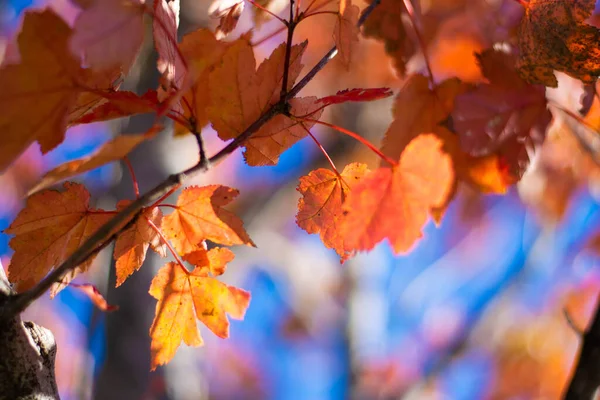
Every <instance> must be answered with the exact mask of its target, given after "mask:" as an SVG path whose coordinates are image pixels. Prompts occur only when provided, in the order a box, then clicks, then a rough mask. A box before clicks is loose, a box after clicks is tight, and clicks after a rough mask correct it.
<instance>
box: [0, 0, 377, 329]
mask: <svg viewBox="0 0 600 400" xmlns="http://www.w3.org/2000/svg"><path fill="white" fill-rule="evenodd" d="M380 2H381V0H374V1H373V3H371V4H370V5H369V7H367V8H366V9H365V10H364V11H363V13H362V15H361V17H360V19H359V20H358V24H357V25H358V26H359V27H360V26H361V25H362V24H363V23H364V22H365V20H366V19H367V17H368V16H369V15H370V14H371V12H373V10H374V9H375V7H377V5H378V4H379V3H380ZM336 54H337V48H336V47H335V46H334V47H333V48H332V49H331V50H329V51H328V52H327V54H325V55H324V56H323V58H321V60H320V61H319V62H318V63H317V64H316V65H315V66H314V67H313V68H312V69H311V70H310V71H309V72H308V73H307V74H306V76H304V78H302V80H301V81H300V82H298V83H297V84H296V85H295V86H294V87H293V88H292V89H291V90H290V91H289V92H288V93H287V94H286V95H285V96H284V97H283V98H282V99H280V100H279V101H278V102H277V103H275V104H274V105H272V106H271V107H270V108H269V109H268V110H267V111H265V112H264V113H263V114H262V115H261V116H260V117H259V118H258V119H257V120H256V121H254V122H253V123H252V124H251V125H250V126H249V127H248V128H246V130H245V131H244V132H242V133H241V134H240V135H239V136H237V137H236V138H235V139H233V140H232V141H231V142H229V143H228V144H227V145H226V146H225V147H223V148H222V149H221V150H220V151H219V152H218V153H216V154H215V155H213V156H212V157H211V158H210V159H209V160H208V163H206V162H203V161H202V160H199V162H198V163H197V164H196V165H194V166H193V167H191V168H188V169H186V170H185V171H183V172H180V173H178V174H173V175H170V176H169V177H168V178H167V179H165V180H164V181H163V182H161V183H160V184H158V185H157V186H155V187H154V188H153V189H151V190H149V191H148V192H146V193H145V194H144V195H142V196H140V197H139V198H137V199H136V200H135V201H133V202H131V203H129V205H128V206H127V207H125V208H124V209H123V210H121V211H119V212H118V213H117V214H116V215H115V216H114V217H113V218H112V219H111V220H109V221H108V222H107V223H106V224H104V225H102V226H101V227H100V228H99V229H98V230H97V231H96V232H95V233H94V234H93V235H92V236H90V237H89V238H88V239H87V240H86V241H85V242H84V243H83V244H82V245H81V246H80V247H79V248H78V249H77V250H75V252H74V253H73V254H71V256H69V258H67V259H66V260H65V261H64V262H63V263H62V264H60V265H59V266H58V267H56V268H55V269H54V270H53V271H52V272H50V274H48V275H47V276H46V277H45V278H44V279H43V280H42V281H41V282H39V283H38V284H37V285H36V286H34V287H33V288H31V289H29V290H27V291H25V292H23V293H21V294H18V295H15V296H11V297H10V299H8V300H7V301H6V302H5V304H4V305H3V306H2V307H0V322H1V321H5V320H7V319H10V318H13V317H14V316H16V315H18V314H20V313H21V312H23V311H24V310H25V309H26V308H27V307H28V306H29V305H30V304H31V303H32V302H33V301H35V300H36V299H38V298H39V297H40V296H42V295H43V294H44V293H45V292H46V291H47V290H48V289H50V287H51V286H52V285H53V284H54V283H55V282H60V281H61V280H62V278H63V276H64V275H65V274H66V273H67V272H69V271H70V270H72V269H75V268H76V267H77V266H78V265H80V264H81V263H83V262H85V260H87V259H88V258H89V257H91V256H92V255H93V254H95V253H96V252H98V251H100V250H101V249H102V248H104V247H106V246H108V244H109V243H110V242H112V240H114V239H115V238H116V237H117V235H119V234H120V233H121V232H123V231H124V230H125V229H127V227H128V226H130V224H132V223H134V222H135V221H136V220H137V218H138V217H139V216H140V215H141V214H142V209H143V207H144V206H145V205H146V204H149V203H152V202H154V201H156V200H158V199H159V198H160V197H161V196H163V195H164V194H165V193H167V192H169V191H170V190H171V189H173V188H174V187H176V186H177V185H181V184H182V183H183V182H184V181H186V180H187V178H188V177H190V176H192V175H195V174H197V173H200V172H205V171H207V170H208V168H209V166H213V165H217V164H219V163H220V162H221V161H223V160H224V159H225V158H227V157H228V156H229V155H230V154H231V153H233V152H234V151H235V150H237V149H238V148H239V147H240V146H241V145H242V143H243V142H245V141H246V140H247V139H248V138H249V137H250V136H251V135H252V134H254V133H255V132H256V131H258V130H259V129H260V128H261V127H262V126H263V125H264V124H265V123H267V122H268V121H269V120H270V119H271V118H273V117H274V116H276V115H278V114H281V113H283V112H285V111H286V108H287V102H288V101H289V100H290V99H292V98H293V97H294V96H296V95H297V94H298V92H300V91H301V90H302V89H303V88H304V87H305V86H306V85H307V84H308V83H309V82H310V81H311V80H312V79H313V78H314V77H315V75H316V74H317V73H318V72H319V71H321V70H322V69H323V68H324V67H325V65H327V63H328V62H329V61H330V60H331V59H333V58H334V57H335V55H336Z"/></svg>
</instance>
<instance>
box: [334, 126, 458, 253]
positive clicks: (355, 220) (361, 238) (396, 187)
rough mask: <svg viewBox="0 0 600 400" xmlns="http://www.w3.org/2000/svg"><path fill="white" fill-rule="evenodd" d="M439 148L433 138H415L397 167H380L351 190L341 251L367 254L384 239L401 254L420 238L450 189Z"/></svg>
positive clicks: (448, 168) (448, 166) (447, 165)
mask: <svg viewBox="0 0 600 400" xmlns="http://www.w3.org/2000/svg"><path fill="white" fill-rule="evenodd" d="M442 144H443V143H442V141H441V140H440V139H439V138H437V137H436V136H435V135H431V134H424V135H420V136H418V137H417V138H415V139H413V141H411V142H410V143H409V145H408V146H407V147H406V149H405V150H404V151H403V153H402V156H401V157H400V162H399V164H398V165H397V166H394V167H393V168H387V167H380V168H378V169H376V170H375V171H373V172H371V173H369V174H368V175H366V176H365V177H364V178H363V179H362V180H360V182H358V183H357V184H356V185H354V187H353V188H352V190H351V191H350V193H349V195H348V198H347V200H346V202H345V203H344V205H343V210H344V212H345V213H346V217H345V219H344V226H343V233H342V234H343V236H344V240H345V246H346V249H348V250H355V251H366V250H371V249H372V248H373V247H375V245H376V244H377V243H379V242H381V241H382V240H383V239H387V240H388V241H389V243H390V244H391V246H392V248H393V250H394V253H396V254H400V253H404V252H406V251H408V250H409V249H410V248H411V247H412V246H413V245H414V243H415V242H416V241H417V239H419V238H420V237H421V236H423V234H422V233H421V229H422V227H423V225H424V224H425V222H426V221H427V218H428V216H429V214H430V212H431V210H432V209H433V208H438V207H440V206H441V205H443V204H445V203H446V201H447V197H448V195H449V194H450V192H451V190H452V187H453V185H454V171H453V168H452V161H451V159H450V157H449V156H448V155H447V154H445V153H444V152H442V151H441V147H442Z"/></svg>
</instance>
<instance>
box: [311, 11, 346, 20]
mask: <svg viewBox="0 0 600 400" xmlns="http://www.w3.org/2000/svg"><path fill="white" fill-rule="evenodd" d="M321 14H332V15H335V16H338V15H340V13H339V12H337V11H315V12H312V13H310V14H306V15H305V16H304V18H305V19H306V18H308V17H314V16H315V15H321Z"/></svg>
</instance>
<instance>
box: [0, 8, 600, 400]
mask: <svg viewBox="0 0 600 400" xmlns="http://www.w3.org/2000/svg"><path fill="white" fill-rule="evenodd" d="M274 1H280V0H274ZM548 1H549V0H548ZM209 5H210V1H208V0H181V10H182V11H181V18H182V20H181V26H180V34H181V35H183V34H185V33H186V32H190V31H192V30H194V29H197V28H198V27H212V28H214V27H215V26H216V25H217V24H218V20H215V19H211V18H209V17H208V13H207V10H208V7H209ZM280 5H281V8H280V9H282V8H283V7H285V6H286V3H282V4H280ZM358 5H359V6H360V7H361V8H362V7H364V6H365V5H366V3H362V2H361V3H359V4H358ZM46 6H51V7H53V8H54V9H56V10H58V11H59V12H60V13H61V15H63V16H65V19H66V20H67V21H72V20H73V18H74V17H75V16H76V13H77V8H75V7H73V5H72V4H71V3H70V2H69V1H68V0H1V1H0V33H1V34H2V38H0V54H6V56H5V57H9V56H10V54H11V46H12V45H11V44H10V43H11V41H12V40H13V39H14V37H15V35H16V34H17V33H18V30H19V25H20V21H21V17H22V15H23V12H24V10H25V9H27V8H29V7H46ZM419 6H420V7H421V13H422V15H423V16H424V18H423V24H424V26H425V27H427V26H430V25H428V24H431V25H433V24H435V26H436V30H435V31H434V32H431V33H427V34H426V41H427V53H428V57H429V59H430V60H431V63H432V67H433V73H434V76H435V79H436V81H438V82H441V81H442V80H443V79H445V78H448V77H452V76H458V77H459V78H461V79H464V80H467V81H471V82H479V81H481V80H482V77H481V75H480V72H479V70H478V68H477V65H476V64H475V59H474V57H473V52H475V51H481V50H483V49H485V48H488V47H490V46H491V45H492V44H493V43H494V42H498V41H501V40H502V39H503V38H504V37H506V35H507V34H508V32H511V30H513V29H514V28H515V27H516V26H517V24H518V22H519V20H520V18H521V16H522V7H521V6H520V5H519V4H518V3H517V2H515V1H514V0H470V1H467V0H462V1H461V0H441V1H435V2H434V1H421V3H420V4H419ZM253 14H254V10H252V9H251V8H250V7H248V5H247V9H246V10H245V11H244V14H243V16H242V19H241V21H240V24H239V26H238V28H237V29H236V31H235V32H233V34H232V35H231V37H236V36H237V35H239V34H240V33H241V32H244V31H246V30H248V29H250V28H251V27H252V26H253V18H259V17H257V16H254V15H253ZM595 17H596V16H594V18H595ZM334 22H335V18H334V17H332V16H331V15H321V16H318V17H314V18H310V19H308V20H307V21H305V22H303V23H302V24H301V25H300V27H299V28H298V30H297V31H296V34H295V39H296V40H298V41H300V40H303V39H305V38H308V40H309V46H308V51H307V53H306V55H305V57H304V64H305V65H306V67H305V68H306V69H305V71H306V70H307V69H308V68H309V67H310V66H312V65H313V64H314V63H315V62H316V61H318V60H319V59H320V57H321V56H322V55H323V54H324V53H325V52H326V51H327V50H328V49H329V48H330V47H331V45H332V43H333V41H332V38H331V33H332V30H333V24H334ZM279 27H280V26H279V25H278V24H277V21H266V22H263V23H262V24H261V25H260V26H259V27H258V28H256V29H255V30H254V34H253V35H254V36H253V38H254V39H253V40H254V41H255V42H260V41H261V39H262V38H265V37H268V36H269V34H270V33H272V32H274V31H276V30H277V29H278V28H279ZM148 28H149V29H150V26H148ZM147 36H148V38H149V39H148V42H147V43H146V44H145V46H144V49H143V51H142V53H141V54H140V56H139V59H138V61H137V64H136V66H135V67H134V68H133V70H132V73H131V74H130V76H129V77H128V78H127V79H126V81H125V84H124V86H123V88H124V89H128V90H134V91H137V92H138V93H142V92H144V91H145V90H146V89H148V88H156V86H157V82H158V73H157V71H156V68H155V65H156V64H155V63H156V55H155V54H154V52H153V47H152V43H151V39H150V38H151V35H150V30H148V35H147ZM283 40H284V35H283V34H279V35H277V36H274V37H273V38H271V39H268V40H265V41H264V42H262V43H261V44H260V45H259V46H257V47H256V48H255V51H256V57H257V59H258V61H260V60H262V59H263V58H265V57H266V56H268V55H269V54H270V52H271V51H272V50H273V49H274V48H275V47H276V46H277V45H278V44H279V43H281V42H282V41H283ZM356 54H357V56H356V59H355V62H354V63H353V65H352V67H351V69H350V70H349V71H346V70H345V68H344V67H343V66H342V65H341V63H339V61H336V60H334V61H333V62H331V63H330V64H329V65H328V66H327V67H326V68H325V69H324V70H323V71H322V73H321V74H319V75H318V76H317V78H316V79H315V80H314V81H313V82H311V84H310V85H309V86H308V87H307V88H306V89H305V90H304V92H303V94H307V95H318V96H323V95H328V94H333V93H335V92H336V91H338V90H341V89H345V88H353V87H380V86H388V87H391V88H393V89H394V91H395V92H397V91H398V90H399V89H400V88H401V87H402V84H403V81H404V78H405V77H403V76H398V75H397V74H396V72H395V71H394V69H393V67H392V65H391V64H390V62H389V59H388V58H387V56H386V54H385V51H384V48H383V45H382V44H381V43H378V42H375V41H372V40H365V39H361V42H360V44H359V46H358V49H357V53H356ZM1 58H2V56H0V59H1ZM422 71H424V65H423V55H422V54H420V53H417V54H416V55H415V56H414V57H413V58H412V59H411V60H410V62H409V64H408V72H409V73H410V72H422ZM0 90H1V88H0ZM580 93H581V85H580V84H579V83H578V82H576V81H573V80H572V79H570V78H568V77H566V76H560V85H559V89H556V90H552V91H550V93H549V96H552V98H554V99H555V100H556V101H557V102H560V104H562V105H563V106H564V107H565V108H569V109H572V110H577V108H578V106H579V95H580ZM392 102H393V98H389V99H386V100H382V101H377V102H373V103H364V104H348V105H342V106H337V107H332V108H330V109H328V111H327V113H326V114H325V115H324V117H323V119H324V120H326V121H328V122H331V123H334V124H337V125H340V126H343V127H345V128H347V129H350V130H353V131H355V132H358V133H359V134H361V135H362V136H365V137H367V138H369V139H370V140H371V141H372V142H373V143H375V144H379V143H380V141H381V138H382V137H383V134H384V132H385V130H386V129H387V126H388V125H389V123H390V122H391V118H392V116H391V111H390V108H391V105H392ZM0 112H1V111H0ZM586 119H587V122H588V123H589V124H590V125H591V126H595V127H598V128H600V105H599V104H597V103H596V104H594V105H593V107H592V111H591V113H590V114H589V116H588V117H587V118H586ZM152 122H153V119H152V117H151V116H146V117H139V118H138V117H136V118H131V119H121V120H117V121H114V122H111V123H98V124H91V125H83V126H78V127H75V128H73V129H71V130H69V132H68V134H67V139H66V140H65V142H64V143H63V144H62V145H61V146H59V147H58V148H57V149H56V150H54V151H52V152H51V153H49V154H48V155H46V156H44V157H42V156H41V155H40V152H39V149H38V148H37V147H36V146H34V147H33V148H31V149H29V150H28V151H27V152H26V153H25V154H23V155H22V157H21V158H20V159H19V160H18V162H16V163H15V164H14V165H13V166H12V167H11V168H10V170H9V171H7V172H6V173H5V174H4V175H1V176H0V187H2V190H1V191H0V229H5V228H6V227H7V226H8V225H9V224H10V222H11V221H12V219H13V218H14V216H15V215H16V213H17V212H18V211H19V209H20V208H21V207H22V205H23V197H24V195H25V193H26V192H27V190H28V189H29V188H30V187H31V186H32V185H33V183H35V181H36V179H37V178H39V177H40V176H41V174H43V173H44V172H45V171H47V170H49V169H51V168H53V167H54V166H56V165H58V164H60V163H62V162H64V161H68V160H72V159H76V158H80V157H82V156H85V155H88V154H90V153H92V152H93V151H94V150H95V149H96V148H98V147H99V146H100V145H101V144H102V143H104V142H105V141H107V140H108V139H110V138H111V137H113V136H114V135H116V134H120V133H125V134H126V133H139V132H144V131H146V130H147V129H148V128H149V127H150V126H151V124H152ZM578 129H582V128H581V127H578V126H576V125H574V124H573V123H572V121H565V120H563V118H561V116H560V115H559V116H555V120H554V122H553V125H552V127H551V128H550V131H549V132H548V138H547V140H546V142H545V144H544V145H543V147H542V148H541V149H537V150H536V152H535V153H534V154H533V156H532V157H533V158H532V165H531V166H530V168H529V169H528V171H527V173H526V175H525V176H524V178H523V179H522V181H521V182H520V183H519V184H518V186H516V187H513V188H512V189H511V190H510V191H509V192H508V193H507V194H506V195H505V196H493V195H488V196H481V195H480V194H478V193H476V192H474V191H473V190H471V189H470V188H468V187H460V188H459V193H458V196H457V199H456V200H455V201H454V202H453V203H452V205H451V206H450V208H449V210H448V212H447V214H446V215H445V217H444V219H443V221H442V223H441V225H440V226H439V227H435V226H434V225H433V224H432V223H430V224H428V225H427V226H426V227H425V237H424V238H423V239H422V240H421V241H419V242H418V244H417V245H416V246H415V248H414V249H413V251H412V252H411V253H410V254H408V255H405V256H400V257H394V256H393V254H392V252H391V251H390V248H389V247H388V246H387V244H382V245H379V246H378V247H377V248H376V249H375V250H374V251H372V252H371V253H369V254H360V255H359V256H357V257H356V258H354V259H352V260H350V261H349V262H347V263H345V264H344V265H340V263H339V259H338V258H337V256H336V255H335V253H334V252H333V251H330V250H327V249H326V248H325V247H324V246H323V245H322V244H321V242H320V240H319V238H318V237H317V236H315V235H308V234H306V233H305V232H304V231H302V230H300V229H299V228H298V227H297V226H296V224H295V222H294V216H295V213H296V207H297V202H298V198H299V194H298V193H297V192H296V190H295V188H296V185H297V181H298V178H299V177H300V176H302V175H305V174H306V173H307V172H308V171H310V170H312V169H315V168H318V167H327V165H326V161H325V159H324V157H323V156H322V155H321V153H320V152H319V150H318V149H317V147H316V146H315V145H314V143H313V142H312V141H311V140H309V139H306V140H304V141H301V142H300V143H299V144H297V145H296V146H295V147H293V148H292V149H291V150H289V151H287V152H286V153H284V155H283V156H282V157H281V161H280V163H279V164H278V165H277V166H275V167H260V168H250V167H247V166H246V165H245V164H244V162H243V158H242V156H241V154H240V153H239V152H238V153H236V154H234V155H233V156H231V157H230V158H229V159H228V160H227V161H226V162H224V163H223V164H221V165H219V166H218V167H217V168H215V169H213V170H211V171H210V172H209V173H208V174H204V175H202V176H200V177H197V178H194V179H192V181H190V182H189V184H190V185H191V184H198V185H206V184H214V183H220V184H224V185H228V186H232V187H235V188H238V189H239V190H240V191H241V195H240V196H239V197H238V199H237V200H236V201H235V203H234V208H235V212H236V213H237V214H238V215H240V216H241V217H242V218H243V220H244V222H245V225H246V228H247V230H248V232H249V234H250V236H251V237H252V239H253V240H254V242H255V243H256V244H257V246H258V248H257V249H255V248H234V249H233V250H234V252H235V253H236V259H235V261H234V262H233V263H232V264H230V265H229V267H228V270H227V272H226V273H225V275H224V279H225V281H226V282H228V283H229V284H234V285H236V286H239V287H241V288H244V289H246V290H249V291H250V292H251V293H252V301H251V304H250V308H249V310H248V313H247V314H246V318H245V320H244V321H233V322H232V328H231V338H230V339H228V340H221V339H218V338H216V337H215V336H214V335H213V334H212V333H211V332H209V331H208V330H207V329H205V328H204V327H203V326H202V327H200V329H201V332H202V335H203V337H204V340H205V342H206V344H205V346H204V347H202V348H188V347H186V346H185V345H182V346H181V347H180V349H179V350H178V352H177V355H176V356H175V358H174V359H173V361H172V362H171V363H169V364H168V365H166V366H164V367H161V368H158V369H157V371H155V372H153V373H150V372H149V360H150V343H149V337H148V331H149V327H150V324H151V322H152V318H153V315H154V308H155V300H154V299H153V298H151V296H150V295H149V294H148V288H149V286H150V281H151V280H152V278H153V276H154V274H155V273H156V271H157V270H158V268H160V267H161V266H162V265H163V264H164V263H165V262H166V261H165V260H162V259H158V258H156V257H154V255H153V254H151V253H149V254H148V258H147V260H146V263H145V264H144V266H143V268H142V269H140V271H138V272H136V273H135V274H134V275H133V276H131V277H130V278H129V279H128V280H127V281H126V282H125V283H124V284H123V285H122V286H121V287H119V289H116V290H115V289H114V286H115V275H114V261H113V260H112V258H111V253H110V251H105V252H103V253H101V254H100V256H99V257H98V258H97V259H96V261H95V264H94V266H93V267H92V268H91V270H90V272H89V273H87V274H86V275H83V276H79V277H78V278H77V280H76V281H77V282H91V283H94V284H95V285H96V286H97V287H98V289H99V290H100V291H101V292H102V293H103V294H104V295H105V296H106V297H107V299H108V301H109V303H110V304H115V305H118V306H119V307H120V309H119V311H117V312H113V313H102V312H100V311H98V310H97V309H96V308H94V306H93V305H92V304H91V302H90V301H89V300H88V299H87V298H86V297H84V296H83V295H81V294H80V293H79V292H77V291H75V290H72V289H67V290H64V291H63V292H61V293H60V295H59V296H57V298H55V299H54V300H52V301H51V300H50V299H49V298H44V299H43V300H40V301H38V302H36V303H35V304H34V306H32V307H31V308H30V309H29V310H28V311H27V313H26V316H25V319H31V320H33V321H35V322H36V323H38V324H40V325H42V326H45V327H47V328H49V329H51V330H52V331H53V333H54V335H55V337H56V341H57V345H58V355H57V365H56V368H57V378H58V385H59V389H60V393H61V396H62V398H63V399H89V398H94V399H128V400H137V399H140V400H147V399H184V400H187V399H190V400H191V399H344V398H356V399H396V398H402V399H465V400H466V399H555V398H559V397H560V394H561V392H562V390H563V388H564V386H565V384H566V383H567V381H568V375H569V372H570V369H571V365H572V363H573V361H574V357H575V356H576V352H577V346H578V343H579V335H580V333H579V332H581V331H582V330H584V329H585V327H586V325H587V322H588V320H589V318H590V316H591V314H592V313H593V309H594V307H595V303H596V299H597V294H598V291H599V289H600V273H599V272H598V269H597V265H598V254H599V252H600V239H599V238H600V236H598V234H599V233H600V231H599V230H598V226H600V225H599V224H600V207H599V201H600V185H599V184H600V179H599V178H600V175H599V172H600V169H599V168H598V166H597V164H596V163H595V162H594V158H593V157H592V156H590V151H589V148H586V147H582V146H581V142H580V141H579V140H578V139H577V138H578V137H581V132H576V131H577V130H578ZM313 133H314V134H315V135H316V136H317V137H318V138H319V140H320V141H321V142H322V143H323V145H324V146H325V148H326V149H327V151H328V152H329V153H330V154H331V156H332V158H333V159H334V161H335V162H336V164H337V166H338V168H339V169H340V170H341V169H342V168H343V166H344V165H346V164H347V163H349V162H351V161H358V160H360V161H363V162H367V163H369V164H370V165H371V167H375V166H376V165H377V163H378V160H377V158H376V157H375V156H374V155H373V154H371V153H369V152H368V151H366V150H365V149H364V147H360V146H357V144H356V143H355V142H353V141H352V140H349V139H348V138H347V137H342V135H340V134H339V133H336V132H334V131H331V130H327V129H320V128H319V127H317V128H314V129H313ZM585 134H587V135H588V136H589V137H591V138H592V139H591V140H595V139H596V137H595V133H594V132H590V131H586V133H585ZM203 136H204V137H205V138H206V141H207V146H208V152H209V154H212V153H213V152H215V151H216V150H218V149H219V148H220V147H221V146H222V143H221V142H220V141H219V140H218V138H216V135H215V134H214V132H213V131H211V130H210V129H209V128H206V129H205V130H204V131H203ZM197 156H198V155H197V150H196V144H195V140H194V138H193V137H183V138H178V139H174V138H173V137H172V134H171V127H169V126H167V128H166V131H165V132H164V133H163V134H161V135H159V136H158V137H157V138H156V139H155V140H153V141H151V142H149V143H145V144H143V145H141V146H140V147H139V148H138V149H137V150H135V151H134V152H133V153H132V155H131V160H132V163H133V166H134V169H135V171H136V173H137V175H138V179H139V181H140V190H141V191H142V192H144V191H145V190H147V189H149V188H151V187H153V186H154V185H156V184H157V183H158V182H160V181H162V180H163V179H164V178H165V177H166V176H167V175H168V174H170V173H173V172H179V171H181V170H182V169H184V168H186V167H188V166H190V165H193V164H194V163H195V162H196V161H197ZM81 180H82V181H84V182H85V184H86V185H87V187H88V188H89V189H90V191H91V192H92V194H93V196H94V199H96V205H97V206H98V207H114V205H115V203H116V201H117V200H118V199H123V198H132V197H133V190H132V186H131V181H130V177H129V175H128V173H127V171H126V169H123V166H122V165H118V164H113V165H109V166H106V167H102V168H99V169H97V170H95V171H92V172H90V173H87V174H85V175H83V176H81ZM9 239H10V238H9V237H8V236H7V235H4V234H0V256H1V257H2V261H3V264H4V265H7V264H8V261H9V259H10V249H9V248H8V240H9Z"/></svg>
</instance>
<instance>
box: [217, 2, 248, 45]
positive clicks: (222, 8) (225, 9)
mask: <svg viewBox="0 0 600 400" xmlns="http://www.w3.org/2000/svg"><path fill="white" fill-rule="evenodd" d="M245 3H246V2H245V1H243V0H214V1H213V2H212V4H211V5H210V7H209V8H208V13H209V14H210V16H211V18H220V21H219V26H217V28H216V29H215V32H216V34H217V38H218V39H222V38H223V37H225V36H227V35H228V34H229V33H231V31H233V30H234V29H235V27H236V25H237V23H238V20H239V19H240V16H241V15H242V11H244V4H245Z"/></svg>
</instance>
